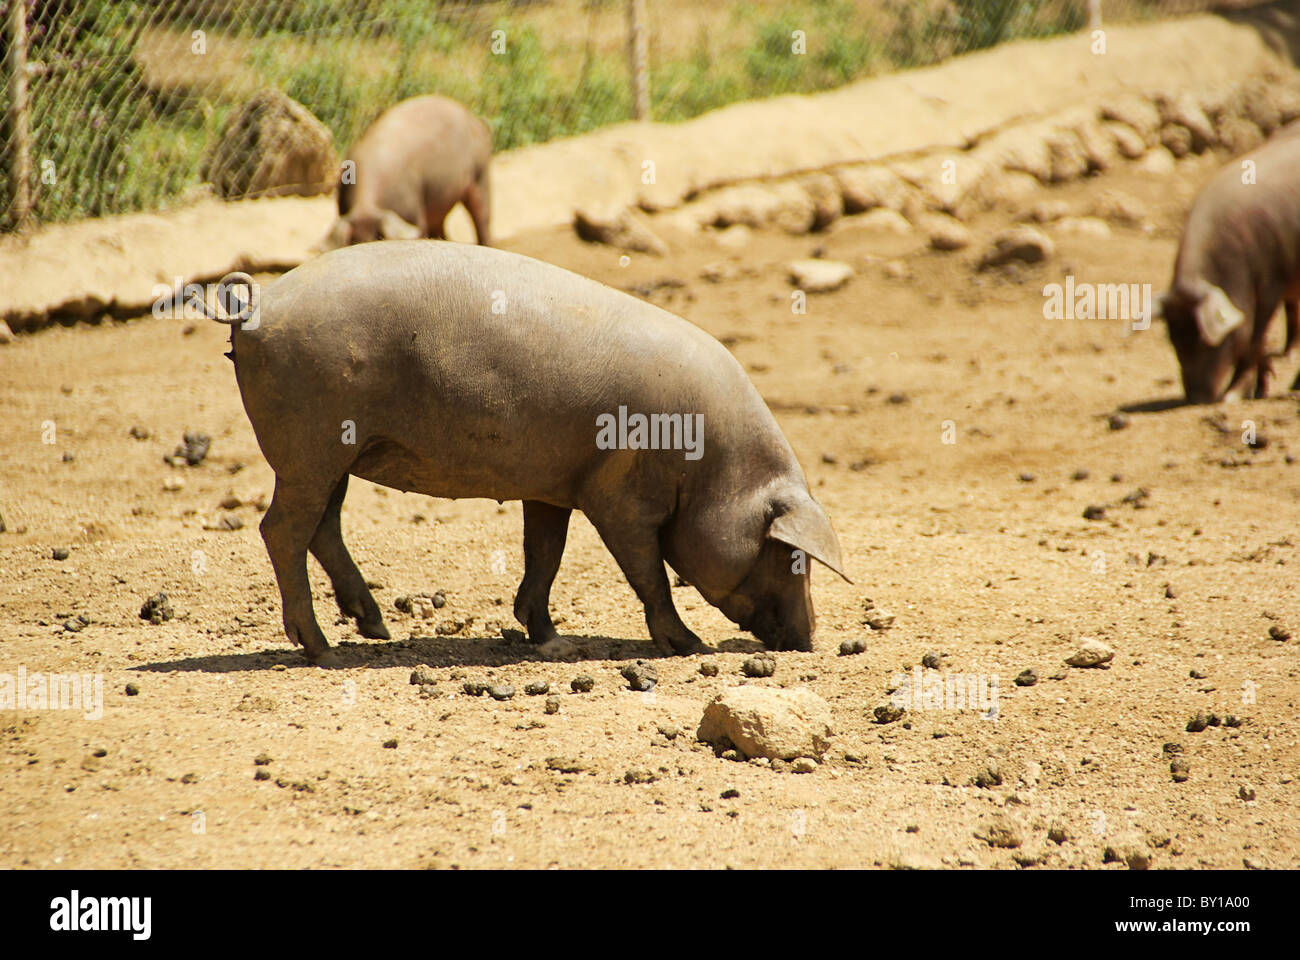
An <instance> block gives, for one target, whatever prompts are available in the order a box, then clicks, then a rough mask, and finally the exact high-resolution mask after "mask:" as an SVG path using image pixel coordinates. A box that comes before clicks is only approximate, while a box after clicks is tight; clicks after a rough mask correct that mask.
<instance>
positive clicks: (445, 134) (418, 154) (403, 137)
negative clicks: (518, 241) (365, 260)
mask: <svg viewBox="0 0 1300 960" xmlns="http://www.w3.org/2000/svg"><path fill="white" fill-rule="evenodd" d="M491 158H492V133H491V131H489V130H488V127H487V124H485V123H484V122H483V121H482V120H480V119H478V118H477V117H475V116H473V115H472V114H471V113H470V112H469V111H468V110H466V109H465V108H464V107H463V106H461V105H460V104H459V103H457V102H456V101H455V100H449V99H447V98H446V97H437V96H427V97H414V98H412V99H410V100H403V101H402V102H401V103H399V104H397V105H396V106H393V107H390V108H389V109H388V110H386V111H385V112H384V113H382V114H380V116H379V119H377V120H376V121H375V122H374V123H372V124H371V125H370V127H369V128H367V130H366V132H365V133H364V134H362V136H361V139H360V140H358V141H357V143H356V144H355V145H354V146H353V147H352V150H351V151H350V152H349V154H348V158H347V161H346V162H345V163H344V167H343V173H342V174H341V175H340V178H339V189H338V208H339V219H338V220H337V221H335V223H334V226H333V228H332V229H331V230H330V233H329V236H328V238H327V239H326V241H325V246H326V247H327V248H329V249H333V248H335V247H341V246H346V245H347V244H350V243H368V242H370V241H371V240H410V239H416V238H419V237H432V238H434V239H437V240H441V239H443V238H444V237H445V233H444V229H443V224H444V221H445V220H446V219H447V214H449V213H450V212H451V209H452V207H454V206H456V204H458V203H461V204H464V206H465V209H466V210H467V211H468V212H469V215H470V218H471V219H472V220H473V221H474V232H475V234H476V235H477V237H478V242H479V243H482V244H487V243H490V242H491V237H490V235H489V230H488V219H489V217H488V203H489V195H488V165H489V162H490V161H491ZM351 180H355V182H349V181H351Z"/></svg>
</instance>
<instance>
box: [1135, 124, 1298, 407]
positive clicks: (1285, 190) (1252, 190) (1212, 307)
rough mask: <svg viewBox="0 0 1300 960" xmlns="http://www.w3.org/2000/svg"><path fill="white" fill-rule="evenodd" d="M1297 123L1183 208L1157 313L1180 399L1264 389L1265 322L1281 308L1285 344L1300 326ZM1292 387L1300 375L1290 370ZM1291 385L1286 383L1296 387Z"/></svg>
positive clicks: (1209, 399) (1206, 399)
mask: <svg viewBox="0 0 1300 960" xmlns="http://www.w3.org/2000/svg"><path fill="white" fill-rule="evenodd" d="M1298 133H1300V123H1296V124H1291V125H1290V126H1288V127H1286V128H1284V129H1283V130H1282V131H1280V132H1279V133H1277V134H1276V135H1274V137H1273V139H1272V140H1270V141H1269V142H1268V143H1266V144H1264V145H1263V146H1262V147H1259V148H1258V149H1256V150H1254V151H1253V152H1251V153H1248V154H1246V155H1244V156H1242V157H1238V158H1237V159H1235V160H1233V161H1232V162H1231V163H1229V164H1228V165H1227V166H1226V167H1224V168H1223V169H1222V170H1220V171H1219V172H1218V173H1217V174H1215V176H1214V177H1213V178H1212V179H1211V180H1210V182H1209V183H1208V184H1206V186H1205V188H1204V189H1203V190H1202V191H1201V192H1200V194H1199V195H1198V196H1197V198H1196V202H1195V203H1194V204H1193V205H1192V209H1191V212H1190V213H1189V214H1188V216H1187V225H1186V226H1185V227H1184V229H1183V236H1182V241H1181V242H1180V243H1179V246H1178V256H1177V259H1176V261H1175V263H1174V278H1173V282H1172V283H1171V284H1170V287H1169V290H1168V291H1167V292H1165V293H1164V294H1161V295H1160V296H1159V297H1158V298H1157V299H1156V302H1155V304H1154V307H1153V311H1152V312H1153V314H1154V315H1156V316H1161V315H1163V316H1164V318H1165V323H1166V324H1167V326H1168V328H1169V338H1170V340H1172V341H1173V345H1174V352H1175V353H1176V354H1177V355H1178V365H1179V367H1180V369H1181V371H1182V378H1183V392H1184V394H1185V395H1186V397H1187V401H1188V402H1189V403H1214V402H1216V401H1218V400H1221V399H1224V398H1225V397H1237V398H1241V397H1247V396H1255V397H1263V396H1267V394H1268V385H1269V383H1268V382H1269V378H1270V376H1271V375H1272V360H1273V357H1272V356H1270V355H1268V354H1266V352H1265V349H1266V348H1265V338H1266V336H1267V334H1268V326H1269V321H1270V320H1271V319H1272V317H1273V314H1274V313H1275V312H1276V310H1277V306H1278V304H1279V303H1282V304H1284V305H1285V307H1286V346H1285V348H1284V351H1283V356H1287V355H1289V354H1290V353H1291V351H1292V348H1293V347H1294V346H1295V345H1296V342H1297V336H1298V335H1300V320H1298V319H1297V313H1296V303H1297V301H1298V300H1300V136H1297V134H1298ZM1296 386H1297V387H1300V378H1297V384H1296ZM1295 388H1296V387H1293V389H1295Z"/></svg>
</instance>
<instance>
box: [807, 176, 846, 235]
mask: <svg viewBox="0 0 1300 960" xmlns="http://www.w3.org/2000/svg"><path fill="white" fill-rule="evenodd" d="M799 186H800V187H801V188H802V189H803V191H804V192H805V193H806V194H808V199H809V200H811V201H812V205H813V223H812V229H813V230H825V229H826V228H827V227H829V226H830V225H831V224H832V223H834V222H835V221H836V220H838V219H839V218H840V217H841V216H842V215H843V213H844V198H843V197H842V196H841V195H840V186H839V184H838V183H836V182H835V178H834V177H832V176H830V175H829V174H825V173H814V174H809V175H808V176H806V177H803V178H802V179H800V180H799Z"/></svg>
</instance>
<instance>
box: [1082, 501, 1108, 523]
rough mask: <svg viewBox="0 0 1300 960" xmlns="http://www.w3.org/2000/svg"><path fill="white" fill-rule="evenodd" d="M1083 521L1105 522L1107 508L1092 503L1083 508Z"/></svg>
mask: <svg viewBox="0 0 1300 960" xmlns="http://www.w3.org/2000/svg"><path fill="white" fill-rule="evenodd" d="M1083 519H1085V520H1105V519H1106V507H1105V506H1104V505H1102V504H1098V503H1091V504H1089V505H1088V506H1086V507H1084V508H1083Z"/></svg>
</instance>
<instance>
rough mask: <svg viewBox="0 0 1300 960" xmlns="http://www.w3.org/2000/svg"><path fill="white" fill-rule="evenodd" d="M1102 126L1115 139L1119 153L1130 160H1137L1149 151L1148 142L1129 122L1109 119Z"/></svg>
mask: <svg viewBox="0 0 1300 960" xmlns="http://www.w3.org/2000/svg"><path fill="white" fill-rule="evenodd" d="M1101 128H1102V129H1103V130H1104V131H1106V133H1107V134H1109V135H1110V138H1111V140H1112V141H1114V144H1115V149H1116V150H1118V151H1119V155H1120V156H1121V157H1124V158H1125V159H1128V160H1136V159H1137V158H1138V157H1140V156H1142V154H1144V153H1146V152H1147V147H1148V144H1147V142H1146V140H1144V139H1143V138H1142V134H1140V133H1138V132H1137V131H1136V130H1134V129H1133V128H1132V127H1130V126H1129V125H1128V124H1127V123H1120V122H1119V121H1118V120H1107V121H1105V122H1104V123H1103V124H1102V125H1101Z"/></svg>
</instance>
